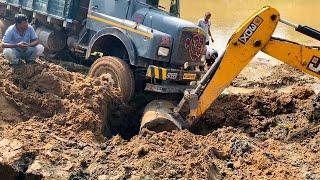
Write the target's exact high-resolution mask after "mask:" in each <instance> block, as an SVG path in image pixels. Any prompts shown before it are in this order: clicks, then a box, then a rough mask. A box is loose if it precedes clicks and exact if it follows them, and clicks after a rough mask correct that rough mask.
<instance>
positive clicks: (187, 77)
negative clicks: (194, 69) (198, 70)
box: [183, 73, 197, 80]
mask: <svg viewBox="0 0 320 180" xmlns="http://www.w3.org/2000/svg"><path fill="white" fill-rule="evenodd" d="M196 77H197V74H190V73H184V74H183V79H185V80H195V79H196Z"/></svg>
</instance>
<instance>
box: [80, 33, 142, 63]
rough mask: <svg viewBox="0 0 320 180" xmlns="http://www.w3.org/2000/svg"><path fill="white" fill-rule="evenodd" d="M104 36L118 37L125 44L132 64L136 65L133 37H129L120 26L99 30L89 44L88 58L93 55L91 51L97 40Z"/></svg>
mask: <svg viewBox="0 0 320 180" xmlns="http://www.w3.org/2000/svg"><path fill="white" fill-rule="evenodd" d="M103 36H114V37H116V38H118V39H119V40H120V41H121V42H122V43H123V45H124V46H125V48H126V50H127V52H128V55H129V60H130V64H131V65H134V64H135V62H136V52H135V47H134V45H133V42H132V41H131V39H129V37H127V36H126V35H125V33H124V32H123V30H121V29H119V28H114V27H110V28H109V27H108V28H105V29H102V30H100V31H98V32H97V33H96V34H95V35H94V36H93V37H92V38H91V40H90V42H89V45H88V49H87V52H86V59H88V58H89V57H90V55H91V51H92V47H93V45H94V44H95V42H96V41H97V40H98V39H99V38H101V37H103Z"/></svg>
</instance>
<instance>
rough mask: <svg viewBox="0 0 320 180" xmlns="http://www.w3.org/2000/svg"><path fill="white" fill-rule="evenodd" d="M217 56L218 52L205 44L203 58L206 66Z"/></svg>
mask: <svg viewBox="0 0 320 180" xmlns="http://www.w3.org/2000/svg"><path fill="white" fill-rule="evenodd" d="M217 57H218V52H217V51H216V50H215V49H213V47H212V46H209V45H206V53H205V59H206V63H207V67H210V66H211V65H212V64H213V63H214V62H215V60H216V59H217Z"/></svg>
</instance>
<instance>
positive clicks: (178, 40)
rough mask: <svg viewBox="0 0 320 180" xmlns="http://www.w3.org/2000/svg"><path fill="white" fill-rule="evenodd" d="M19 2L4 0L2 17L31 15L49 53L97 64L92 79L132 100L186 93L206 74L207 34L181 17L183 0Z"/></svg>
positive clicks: (55, 0)
mask: <svg viewBox="0 0 320 180" xmlns="http://www.w3.org/2000/svg"><path fill="white" fill-rule="evenodd" d="M13 1H14V0H2V1H0V5H2V6H1V7H2V8H1V7H0V11H1V14H2V16H4V17H5V18H8V19H10V16H12V14H13V12H15V11H16V12H23V13H26V14H27V15H29V17H30V19H32V20H33V22H34V26H35V28H37V32H38V33H39V37H41V38H40V41H41V42H42V43H43V44H46V46H45V47H46V50H47V51H49V52H56V51H62V50H65V49H68V50H69V51H71V52H72V53H74V54H77V55H79V56H81V57H83V60H84V62H93V63H92V65H91V67H90V71H89V73H88V77H90V78H97V77H98V78H103V79H104V80H106V81H108V82H109V83H111V84H112V85H113V86H115V87H116V88H119V89H120V90H121V93H122V94H123V96H124V99H125V100H126V101H129V100H130V99H131V98H132V96H133V95H134V93H135V89H136V90H137V89H141V88H142V89H145V90H148V91H154V92H160V93H180V92H183V91H184V90H185V89H186V88H190V83H191V82H192V81H197V80H198V79H199V78H200V76H201V74H202V72H201V71H199V70H196V69H198V68H196V67H197V66H201V65H202V64H203V63H202V62H201V57H202V55H203V51H204V46H205V33H204V31H203V30H202V29H201V28H199V27H198V26H196V25H195V24H193V23H191V22H189V21H186V20H183V19H181V18H180V1H179V0H90V1H88V0H67V1H66V0H41V1H39V0H19V1H17V2H15V1H14V2H13ZM39 3H40V4H39ZM41 3H42V4H41ZM8 10H10V11H8ZM45 35H46V36H45ZM87 64H91V63H87Z"/></svg>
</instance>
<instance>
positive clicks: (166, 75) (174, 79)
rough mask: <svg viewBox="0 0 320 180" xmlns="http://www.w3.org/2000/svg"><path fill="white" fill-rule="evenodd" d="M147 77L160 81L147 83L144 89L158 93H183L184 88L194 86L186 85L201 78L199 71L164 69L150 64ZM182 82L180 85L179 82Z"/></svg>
mask: <svg viewBox="0 0 320 180" xmlns="http://www.w3.org/2000/svg"><path fill="white" fill-rule="evenodd" d="M146 76H147V78H150V79H151V82H156V81H152V80H161V81H159V82H160V83H157V84H155V83H147V84H146V87H145V90H146V91H152V92H158V93H183V92H184V91H185V90H186V89H192V88H195V86H191V85H188V84H190V82H191V81H197V80H199V79H200V78H201V72H200V71H185V70H179V69H166V68H162V67H157V66H154V65H150V66H149V67H148V70H147V74H146ZM178 82H184V83H182V84H185V85H181V83H178Z"/></svg>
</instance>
